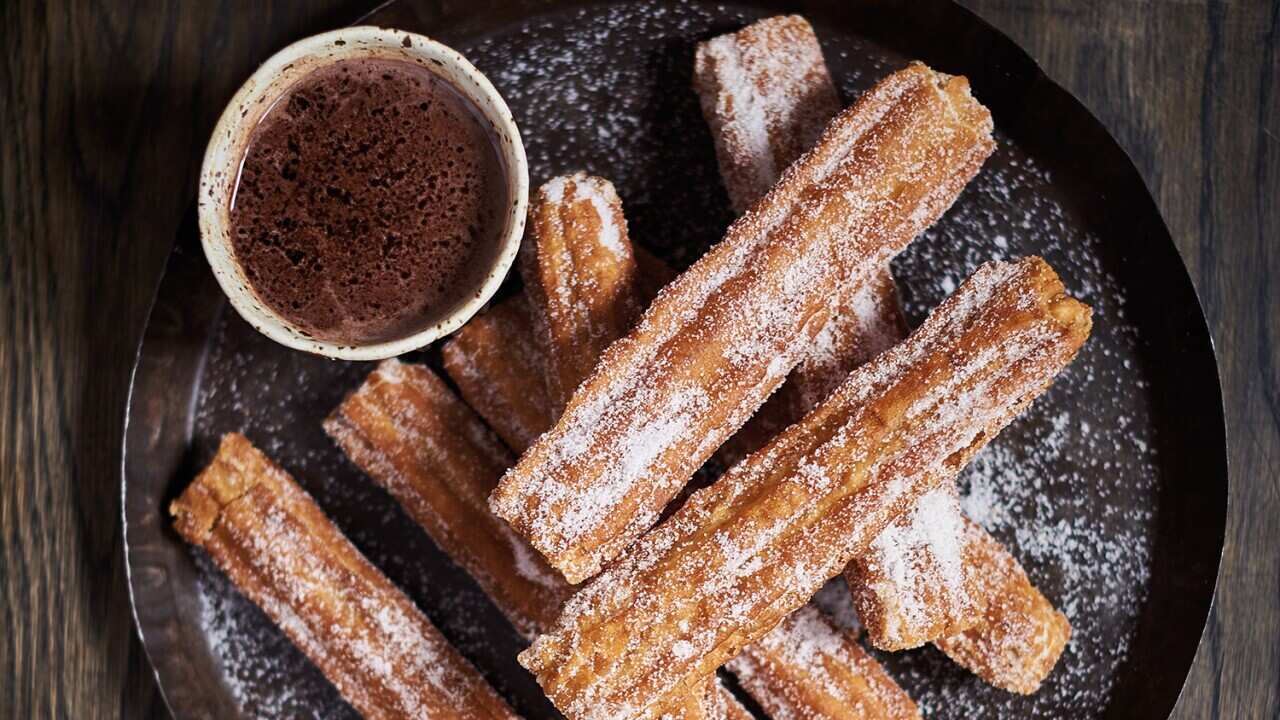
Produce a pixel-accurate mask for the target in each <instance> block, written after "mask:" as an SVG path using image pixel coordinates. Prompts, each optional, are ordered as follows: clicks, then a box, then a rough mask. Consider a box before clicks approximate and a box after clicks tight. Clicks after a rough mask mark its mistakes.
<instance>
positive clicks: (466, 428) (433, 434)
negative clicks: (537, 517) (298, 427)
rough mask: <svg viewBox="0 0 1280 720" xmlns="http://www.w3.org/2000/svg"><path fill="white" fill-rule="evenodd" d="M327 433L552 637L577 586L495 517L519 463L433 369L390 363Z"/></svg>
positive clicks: (486, 585)
mask: <svg viewBox="0 0 1280 720" xmlns="http://www.w3.org/2000/svg"><path fill="white" fill-rule="evenodd" d="M324 429H325V431H326V432H327V433H328V434H329V436H330V437H331V438H333V440H334V442H336V443H337V444H338V447H340V448H342V451H343V452H344V453H346V455H347V457H348V458H349V459H350V460H351V461H352V462H353V463H355V464H356V465H357V466H359V467H360V469H361V470H363V471H364V472H365V474H366V475H368V476H369V477H370V478H372V479H373V480H374V482H376V483H377V484H378V485H379V486H381V487H382V488H383V489H385V490H386V491H387V492H388V493H390V494H391V496H392V497H394V498H395V499H396V502H398V503H399V504H400V506H401V507H403V508H404V509H405V511H406V512H407V513H408V514H409V515H410V516H411V517H412V518H413V519H414V520H415V521H417V523H418V524H419V525H421V526H422V527H423V529H425V530H426V531H427V534H428V535H430V536H431V539H432V540H434V541H435V543H436V545H438V546H439V547H440V548H441V549H442V550H444V551H445V552H446V553H448V555H449V557H451V558H453V560H454V562H456V563H458V564H459V565H461V566H462V567H463V568H464V569H465V570H466V571H467V572H468V573H470V575H471V577H473V578H475V581H476V583H477V584H479V585H480V587H481V588H482V589H483V590H484V591H485V592H486V593H487V594H488V595H489V597H490V598H491V599H492V600H493V603H494V605H496V606H497V607H498V609H500V610H502V612H503V614H504V615H506V616H507V619H508V620H510V621H511V624H512V625H513V626H515V628H516V629H517V630H519V631H520V632H521V633H522V634H524V635H525V636H526V637H529V638H532V637H533V636H534V635H536V634H537V633H539V632H542V631H544V630H546V628H547V627H548V626H549V625H550V623H551V622H552V621H553V620H554V619H555V617H556V614H557V613H558V612H559V610H560V606H561V605H562V604H563V603H564V601H565V599H567V598H568V597H569V595H570V594H571V593H572V590H573V588H571V587H570V586H569V585H568V583H566V582H565V581H564V578H562V577H560V574H559V573H557V572H555V571H554V570H552V569H551V568H550V567H548V566H547V564H546V562H545V561H544V560H543V559H542V557H541V556H540V555H538V553H537V552H535V551H534V550H533V548H531V547H529V546H528V544H527V543H526V542H525V541H524V539H523V538H521V537H519V536H518V535H516V534H515V533H514V532H513V531H512V530H511V528H510V527H508V526H507V524H506V523H505V522H503V521H502V520H500V519H498V518H496V517H494V516H493V514H492V513H490V512H489V507H488V505H487V503H486V499H487V498H488V495H489V492H490V491H492V490H493V487H494V485H496V484H497V482H498V478H500V477H502V473H503V472H505V471H506V469H507V468H509V467H510V466H511V464H512V463H513V462H514V461H515V458H514V457H513V456H512V455H511V452H510V451H509V450H507V448H505V447H503V446H502V444H501V443H500V442H499V441H498V439H497V438H496V437H494V436H493V434H492V433H490V431H489V429H488V428H486V427H485V426H484V423H483V422H481V420H480V418H478V417H476V415H475V413H474V412H472V410H471V409H470V408H468V407H467V406H466V405H465V404H463V402H462V401H461V400H459V399H458V398H457V397H456V396H455V395H454V394H453V393H452V392H451V391H450V390H449V388H448V387H446V386H445V384H444V382H443V381H442V380H440V378H438V377H437V376H436V374H435V373H434V372H432V370H431V369H430V368H427V367H424V366H422V365H412V364H407V363H401V362H400V361H398V360H384V361H383V362H382V363H380V364H379V365H378V367H377V369H376V370H374V371H373V372H371V373H369V377H368V378H367V379H366V380H365V381H364V383H363V384H361V385H360V387H359V388H358V389H357V390H356V391H355V392H353V393H351V394H350V395H348V396H347V398H346V399H345V400H343V402H342V404H341V405H339V406H338V407H337V409H335V410H334V411H333V413H332V414H330V416H329V418H328V419H327V420H325V422H324Z"/></svg>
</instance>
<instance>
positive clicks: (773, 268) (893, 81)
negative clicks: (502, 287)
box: [490, 63, 993, 583]
mask: <svg viewBox="0 0 1280 720" xmlns="http://www.w3.org/2000/svg"><path fill="white" fill-rule="evenodd" d="M992 149H993V142H992V139H991V116H990V114H989V113H988V112H987V111H986V109H985V108H984V107H982V106H981V105H980V104H978V103H977V102H976V101H975V100H974V99H973V97H972V96H971V95H970V94H969V90H968V83H967V82H966V81H965V80H964V79H963V78H959V77H950V76H946V75H941V74H939V73H936V72H934V71H932V70H930V69H928V68H927V67H925V66H924V65H921V64H918V63H917V64H912V65H911V66H909V67H907V68H906V69H904V70H901V71H899V72H897V73H894V74H893V75H891V76H889V77H888V78H886V79H885V80H883V81H881V82H880V83H879V84H878V85H876V86H875V87H874V88H872V89H871V90H870V91H868V92H867V93H866V94H865V95H864V96H863V97H862V98H860V99H859V101H858V102H857V103H856V104H854V105H853V106H852V107H851V108H849V109H848V110H846V111H844V112H843V113H841V114H840V115H839V116H837V118H836V119H835V120H833V121H832V123H831V124H830V125H829V126H828V128H827V130H826V132H825V133H824V134H823V136H822V139H821V140H820V141H819V143H818V144H817V146H815V148H814V149H813V150H811V151H810V152H809V153H807V154H806V155H804V156H803V157H801V159H800V160H798V161H797V162H796V163H794V164H793V165H792V166H791V167H790V168H788V170H787V171H786V172H785V173H784V174H783V176H782V179H781V180H780V181H779V182H778V184H777V185H776V186H775V187H774V189H773V190H772V191H770V192H769V194H768V195H766V196H765V198H764V199H762V200H761V201H760V202H759V203H757V204H756V205H755V206H753V209H752V210H751V211H749V212H748V213H747V214H746V215H744V216H743V217H742V218H740V219H739V220H738V221H737V222H735V223H734V224H733V226H732V227H730V229H729V231H728V233H727V235H726V237H725V239H724V240H723V241H722V242H721V243H719V244H718V245H717V246H716V247H714V248H712V250H711V251H710V252H708V253H707V254H706V255H705V256H704V257H703V258H701V259H700V260H699V261H698V262H697V263H695V264H694V265H693V266H692V267H691V268H690V269H689V270H687V271H686V272H684V273H683V274H681V275H680V277H678V278H676V280H675V281H673V282H672V283H671V284H670V285H668V286H667V287H666V288H665V289H664V290H663V291H662V292H661V293H660V294H659V295H658V297H657V299H655V300H654V302H653V304H652V305H650V306H649V309H648V310H647V311H646V312H645V313H644V315H643V316H642V317H641V319H640V321H639V323H638V324H637V326H636V327H635V328H634V329H633V330H632V331H631V332H630V333H629V334H627V335H626V336H624V337H622V338H621V339H619V340H618V341H617V342H615V343H614V344H613V345H611V346H610V347H609V349H608V350H607V351H606V352H605V353H604V355H603V356H602V357H601V359H600V362H599V364H598V365H597V366H596V368H595V370H593V371H592V373H591V374H590V375H589V376H588V378H587V379H586V381H584V382H583V383H582V385H581V386H579V388H578V390H577V391H576V392H575V393H574V395H573V397H572V399H571V400H570V401H569V404H568V406H567V408H566V410H565V412H564V414H563V415H562V416H561V418H560V420H559V421H558V422H557V423H556V425H555V427H553V428H552V429H551V430H550V431H548V432H547V433H545V434H544V435H543V436H542V437H540V438H539V439H538V441H537V442H535V443H534V444H533V446H532V447H531V448H530V449H529V450H528V451H527V452H526V453H525V454H524V455H523V456H522V458H521V460H520V462H519V463H518V464H517V465H516V467H515V468H513V469H512V470H511V471H510V472H509V473H508V474H507V475H506V476H504V478H503V479H502V481H501V482H500V483H499V485H498V488H497V489H496V490H495V491H494V493H493V494H492V495H491V497H490V505H491V507H492V508H493V510H494V512H495V513H496V514H497V515H499V516H500V517H502V518H504V519H506V520H507V521H508V522H510V523H511V524H512V527H514V528H515V529H516V530H517V531H518V532H519V533H520V534H522V535H524V536H525V537H526V538H527V539H529V540H530V542H531V544H532V545H533V546H534V547H536V548H537V549H538V550H539V551H540V552H542V553H543V555H544V556H546V557H547V559H548V560H549V561H550V563H551V565H552V566H553V567H555V568H556V569H558V570H560V571H561V572H562V573H563V574H564V575H565V577H566V578H567V579H568V580H569V581H570V582H574V583H576V582H580V581H582V580H584V579H586V578H588V577H590V576H592V575H593V574H595V573H596V572H598V571H599V569H600V568H601V567H602V565H603V564H604V563H605V562H607V561H609V560H610V559H612V558H614V557H616V556H617V554H618V553H619V552H620V551H621V550H622V549H623V548H625V547H626V546H628V545H629V544H631V543H632V542H633V541H634V540H635V539H636V538H637V537H639V535H640V534H641V533H643V532H644V531H645V530H646V529H647V528H648V527H649V526H650V525H651V524H652V523H653V521H654V520H655V519H656V518H657V517H658V515H659V513H660V512H661V511H662V509H663V507H664V506H665V505H666V503H667V502H668V501H669V500H671V498H672V497H674V496H675V494H676V493H677V492H678V491H679V489H680V488H681V487H682V486H683V485H684V483H685V481H686V480H687V479H688V478H689V476H690V475H692V473H693V472H694V470H696V469H697V467H698V466H700V465H701V464H702V463H703V461H705V460H706V459H707V457H708V456H710V454H711V453H712V452H713V451H714V450H715V449H716V448H717V447H719V446H720V445H721V443H723V442H724V440H726V439H727V438H728V436H729V435H731V434H732V433H733V432H734V431H735V430H737V429H738V428H739V427H741V425H742V423H743V422H745V421H746V419H747V418H748V417H749V416H750V415H751V414H752V413H753V412H755V410H756V409H757V408H759V407H760V405H761V404H762V403H763V402H764V400H765V398H767V397H768V396H769V394H770V393H771V392H772V391H773V390H774V389H775V388H776V387H777V386H778V384H779V383H781V382H782V380H783V378H784V377H785V375H786V374H787V373H788V372H789V371H790V370H791V368H792V367H793V366H794V365H795V363H796V362H798V361H799V360H800V358H801V356H802V354H803V352H804V350H805V348H807V347H808V344H809V341H810V340H811V339H812V337H813V336H814V335H815V334H816V333H817V332H818V331H819V330H820V329H821V327H822V325H823V323H824V322H825V321H826V320H827V318H828V317H829V314H830V310H831V308H830V302H829V298H830V297H831V294H832V292H833V291H834V290H835V288H836V287H838V285H839V283H840V282H841V278H845V277H858V276H859V275H861V274H864V273H866V272H871V271H873V270H874V269H876V268H879V267H881V266H882V265H883V264H884V262H885V261H887V259H888V258H889V257H890V256H892V255H893V254H895V253H896V252H897V251H898V250H900V249H901V248H902V247H904V246H905V245H906V244H907V243H908V242H910V240H911V239H912V238H914V237H915V236H916V235H918V234H919V233H920V231H922V230H923V229H924V228H925V227H927V226H928V225H929V224H930V223H932V222H933V221H934V220H935V219H936V218H937V217H938V216H939V215H941V214H942V212H943V211H945V210H946V209H947V208H948V207H949V206H950V204H951V203H952V202H953V201H954V200H955V198H956V196H957V195H958V194H959V192H960V190H961V189H962V188H963V187H964V185H965V184H966V183H967V182H968V180H969V178H971V177H972V176H973V175H974V174H975V173H976V172H977V170H978V168H979V167H980V166H981V164H982V162H983V161H984V160H985V159H986V157H987V156H988V155H989V154H990V152H991V150H992Z"/></svg>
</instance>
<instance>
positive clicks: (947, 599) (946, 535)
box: [850, 485, 982, 649]
mask: <svg viewBox="0 0 1280 720" xmlns="http://www.w3.org/2000/svg"><path fill="white" fill-rule="evenodd" d="M963 538H964V521H963V519H962V517H961V515H960V506H959V502H958V501H957V499H956V493H955V488H954V487H950V486H945V485H944V486H943V487H940V488H938V489H936V490H932V491H930V492H928V493H925V494H924V495H923V496H922V497H921V498H920V499H919V500H917V501H916V503H915V505H914V507H912V508H911V509H910V510H909V511H908V512H907V513H906V514H905V515H904V516H902V517H900V518H898V519H897V520H895V521H894V522H893V523H892V524H890V525H889V526H888V527H887V528H885V529H884V531H883V532H881V533H880V534H879V535H878V536H876V539H875V540H874V541H873V542H872V543H871V547H870V549H869V550H868V551H867V553H866V554H865V555H863V556H862V557H860V558H858V559H857V560H855V561H854V563H853V564H852V565H851V566H850V568H851V572H852V573H853V575H851V576H850V577H856V578H857V584H856V590H855V594H856V596H857V598H858V603H859V607H860V608H862V612H861V613H860V615H861V617H862V618H863V621H864V622H866V623H868V627H869V628H870V629H871V630H872V631H873V632H872V637H873V638H874V641H875V644H876V645H877V646H879V647H884V648H889V649H901V648H907V647H916V646H919V645H922V644H924V643H925V642H926V641H928V640H932V639H934V638H937V637H941V636H945V635H950V634H952V633H954V632H956V631H957V630H960V629H963V627H961V626H962V625H968V624H970V623H972V622H974V621H976V620H977V619H979V618H980V613H981V610H982V607H981V604H980V603H979V600H978V598H975V597H974V593H972V592H971V587H972V586H971V583H970V579H969V577H968V573H967V571H966V568H965V553H964V540H963Z"/></svg>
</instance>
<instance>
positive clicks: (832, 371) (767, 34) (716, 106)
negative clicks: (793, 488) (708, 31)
mask: <svg viewBox="0 0 1280 720" xmlns="http://www.w3.org/2000/svg"><path fill="white" fill-rule="evenodd" d="M693 87H694V90H695V91H697V93H698V97H699V98H700V100H701V104H702V112H703V116H704V117H705V118H706V120H707V125H708V126H710V128H711V135H712V138H713V139H714V141H715V147H716V157H717V159H718V161H719V164H720V176H721V179H722V180H723V182H724V185H725V189H726V190H727V191H728V193H729V199H730V203H731V204H732V205H733V207H734V209H735V210H737V211H738V212H739V213H742V212H746V210H747V209H748V208H750V207H751V206H752V205H753V204H755V202H756V201H757V200H759V199H760V198H761V197H763V196H764V194H765V193H766V192H768V190H769V188H770V187H772V186H773V184H774V182H776V181H777V179H778V175H779V174H781V172H782V170H783V169H785V168H786V167H787V166H788V165H790V164H791V163H792V162H793V161H795V159H796V158H798V157H800V155H801V154H802V153H803V152H804V151H806V150H808V149H809V147H810V146H812V145H813V143H814V142H816V141H817V139H818V136H819V134H820V133H821V132H822V128H823V127H824V126H825V125H826V124H827V122H828V121H830V119H831V118H832V117H834V116H835V114H836V113H837V112H838V111H839V110H840V97H839V94H838V93H837V92H836V88H835V84H834V83H832V81H831V73H830V72H829V71H828V69H827V65H826V62H825V61H824V60H823V58H822V48H821V47H820V46H819V45H818V38H817V36H816V35H815V34H814V32H813V28H812V27H811V26H810V25H809V23H808V21H806V20H805V19H804V18H803V17H800V16H799V15H785V16H778V17H771V18H766V19H764V20H760V21H758V22H755V23H753V24H751V25H748V26H746V27H745V28H742V29H741V30H739V31H737V32H734V33H728V34H725V35H720V36H717V37H715V38H712V39H711V40H708V41H706V42H703V43H699V45H698V49H697V52H696V53H695V56H694V73H693ZM832 302H833V303H834V307H833V311H832V315H831V317H830V318H829V319H828V320H827V322H826V324H824V325H823V326H822V331H821V332H820V333H819V334H818V336H817V337H816V338H815V339H814V342H813V345H812V347H811V348H810V349H809V351H808V352H807V353H806V355H805V357H804V358H803V359H802V360H801V361H800V362H799V364H797V365H796V367H795V369H794V370H793V371H792V373H791V376H790V377H789V379H788V381H787V382H786V384H784V385H783V386H782V388H781V389H780V390H779V391H778V393H777V394H775V395H774V396H773V397H771V398H769V400H768V402H766V403H765V405H764V406H763V407H761V408H760V410H759V412H757V413H756V414H755V415H754V416H753V417H752V418H751V420H750V421H748V422H747V424H746V425H744V426H743V428H742V429H741V430H740V431H738V433H736V434H735V435H734V436H733V437H732V438H730V439H729V440H728V441H727V442H725V444H724V445H723V446H721V448H720V451H719V453H718V457H719V458H720V460H721V462H722V463H724V464H725V465H731V464H733V463H734V462H736V461H737V460H740V459H741V458H743V457H745V456H746V455H748V454H750V453H751V452H752V451H754V450H756V449H758V448H760V447H762V446H763V445H764V444H765V443H766V442H768V441H769V439H771V438H772V437H773V436H774V435H776V434H777V433H778V432H779V431H780V430H782V429H783V428H785V427H786V426H787V425H790V424H791V423H793V422H795V421H796V420H799V419H800V418H802V417H804V415H805V414H806V413H808V412H809V411H810V410H812V409H813V407H814V406H815V405H817V403H818V402H820V401H821V400H822V399H823V398H825V397H826V395H827V393H829V392H831V390H832V389H834V388H835V386H836V385H838V384H839V383H840V381H841V380H842V379H844V376H845V375H847V374H848V373H849V371H851V370H853V369H854V368H855V367H857V366H858V365H861V364H862V363H864V362H866V361H867V360H869V359H871V358H872V357H875V356H876V355H878V354H880V353H881V352H883V351H884V350H886V349H888V348H889V347H891V346H892V345H893V344H895V343H897V342H898V341H899V340H901V339H902V338H903V337H904V336H905V335H906V323H905V322H904V320H903V318H902V312H901V310H900V308H899V306H898V294H897V286H896V285H895V283H894V281H893V275H892V273H890V272H889V267H888V264H887V263H886V264H885V265H884V267H882V268H881V269H880V270H879V271H878V272H875V273H871V274H870V275H869V276H868V277H867V278H866V279H865V280H861V281H858V280H856V279H852V280H850V281H848V282H843V283H841V286H840V288H839V290H838V291H837V292H836V293H834V294H833V297H832Z"/></svg>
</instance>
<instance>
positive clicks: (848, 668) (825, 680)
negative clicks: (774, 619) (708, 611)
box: [726, 605, 920, 720]
mask: <svg viewBox="0 0 1280 720" xmlns="http://www.w3.org/2000/svg"><path fill="white" fill-rule="evenodd" d="M726 667H728V668H729V670H731V671H732V672H733V674H734V675H735V676H736V677H737V678H738V683H739V684H741V685H742V687H743V689H744V690H746V691H747V692H748V693H750V695H751V697H753V698H755V699H756V702H758V703H760V706H761V707H762V708H764V711H765V712H767V713H768V714H769V715H770V717H775V718H803V719H804V720H846V719H851V720H908V719H909V718H915V719H916V720H918V719H919V718H920V711H919V710H918V709H917V708H916V704H915V703H914V702H912V701H911V698H909V697H907V694H906V693H905V692H903V690H902V688H900V687H898V684H897V683H895V682H894V681H893V679H892V678H890V677H889V676H888V675H887V674H885V672H884V668H882V667H880V663H878V662H876V661H875V659H874V658H872V657H871V656H870V655H868V654H867V653H866V651H865V650H863V649H862V646H861V645H859V644H858V642H857V640H855V639H854V638H853V637H851V636H850V635H849V634H848V633H845V632H843V631H841V630H840V629H839V628H837V627H836V626H835V624H834V623H832V622H831V620H830V619H829V618H827V616H826V615H824V614H823V613H822V612H821V611H820V610H818V609H817V608H815V607H813V606H812V605H806V606H804V607H802V608H800V609H799V610H797V611H795V612H793V613H791V614H790V615H788V616H787V617H786V619H784V620H783V621H782V622H781V623H779V624H778V626H777V627H776V628H774V629H773V630H771V631H770V632H769V633H768V634H767V635H765V636H764V637H762V638H760V639H759V640H757V641H755V642H753V643H751V644H750V645H748V646H746V647H745V648H744V649H743V650H742V653H740V654H739V655H738V657H736V658H734V659H733V660H730V661H729V664H728V665H727V666H726Z"/></svg>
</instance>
